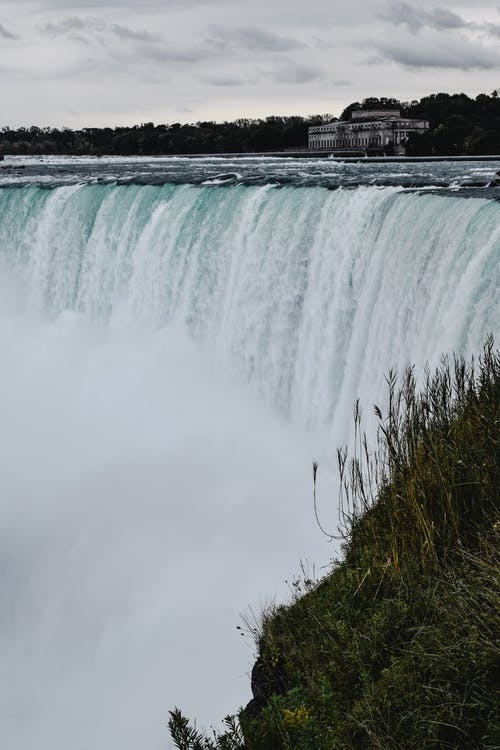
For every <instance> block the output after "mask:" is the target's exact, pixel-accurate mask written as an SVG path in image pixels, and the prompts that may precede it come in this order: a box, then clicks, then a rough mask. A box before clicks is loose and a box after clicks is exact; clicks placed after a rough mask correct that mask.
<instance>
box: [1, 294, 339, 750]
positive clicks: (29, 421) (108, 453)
mask: <svg viewBox="0 0 500 750" xmlns="http://www.w3.org/2000/svg"><path fill="white" fill-rule="evenodd" d="M11 296H12V295H11ZM3 300H4V302H3V304H4V309H3V310H2V311H0V312H2V314H1V315H0V346H1V348H2V353H3V358H4V361H6V362H9V367H8V368H5V367H3V368H1V369H0V410H1V412H2V420H1V424H0V455H1V467H0V494H1V496H2V498H3V502H2V505H1V507H0V569H1V576H2V600H3V606H2V609H1V614H0V670H1V672H2V685H1V687H0V724H1V726H2V741H3V743H5V747H8V748H9V750H26V748H28V747H35V746H36V747H37V748H39V750H67V748H68V747H77V748H80V747H81V748H84V747H91V748H92V749H93V750H109V748H110V747H120V748H121V750H136V749H137V748H138V747H147V748H149V749H150V750H155V749H157V750H160V748H165V747H168V746H169V745H168V732H167V729H166V722H167V718H168V713H167V712H168V709H169V708H172V707H173V706H174V705H180V706H181V707H182V708H183V709H184V710H185V711H186V712H187V713H189V714H190V715H192V716H197V718H198V720H199V721H201V723H205V724H207V725H208V723H209V722H211V721H217V720H220V719H221V718H222V717H223V716H224V715H225V714H226V713H227V712H229V711H232V710H235V709H237V708H238V706H239V705H240V704H244V703H245V702H246V701H247V700H248V699H249V697H250V688H249V680H248V678H247V677H246V674H245V673H246V672H247V671H248V670H249V669H250V668H251V663H252V647H251V644H250V643H249V642H248V641H247V642H245V641H244V639H243V638H241V637H240V636H239V634H238V631H237V630H236V625H238V624H240V613H241V612H243V611H244V610H245V609H246V608H247V607H248V606H249V605H251V606H252V607H253V608H254V609H256V610H257V611H258V610H259V607H260V606H261V605H262V604H263V603H264V602H265V600H266V598H267V597H270V596H272V595H273V594H274V593H275V592H279V591H281V592H283V590H284V584H283V581H284V579H285V578H287V577H289V576H291V575H293V573H294V572H295V571H296V570H297V567H298V562H299V557H300V556H301V555H302V556H308V555H311V553H312V552H314V554H316V552H318V554H319V556H321V555H322V556H323V560H322V561H324V557H325V556H326V555H328V554H329V553H330V550H328V551H326V550H325V548H324V547H322V545H321V539H320V535H319V532H318V531H317V529H316V528H315V526H314V523H313V518H312V509H311V505H310V501H309V498H310V490H311V487H310V457H311V450H310V445H309V443H308V441H307V440H306V439H303V438H301V437H300V436H298V435H296V434H292V433H291V432H290V429H289V428H287V427H285V426H284V425H281V424H280V422H279V421H277V420H276V419H275V418H274V417H273V416H272V415H269V414H266V413H265V412H264V410H263V409H262V408H261V407H259V406H258V405H257V404H256V403H254V402H253V400H252V399H251V398H250V397H248V396H246V395H245V394H244V393H242V392H240V391H238V390H235V389H233V388H231V387H230V386H228V385H227V384H226V383H224V382H223V381H220V380H218V379H216V378H214V376H213V374H212V373H211V370H210V367H209V366H208V364H207V363H206V362H205V361H203V360H202V359H201V358H200V355H199V354H197V352H196V351H195V349H194V348H193V346H192V344H191V343H190V342H189V340H188V339H187V337H186V335H185V334H184V333H183V331H179V330H177V329H175V328H171V329H168V330H163V331H159V332H156V333H151V334H144V335H141V336H134V335H132V334H125V333H123V332H120V331H114V330H112V329H99V328H94V327H92V326H91V325H90V324H86V323H84V321H82V320H81V319H80V317H79V316H78V315H76V314H74V313H71V314H69V313H67V314H64V315H61V316H60V317H58V318H56V319H54V320H52V321H50V320H44V319H41V318H40V317H39V316H38V315H37V314H32V315H27V314H22V315H21V314H18V313H17V312H13V308H14V307H15V301H16V300H15V299H14V298H12V299H11V302H12V306H11V308H10V309H8V310H5V296H4V297H3ZM325 553H326V555H325ZM316 559H317V558H316Z"/></svg>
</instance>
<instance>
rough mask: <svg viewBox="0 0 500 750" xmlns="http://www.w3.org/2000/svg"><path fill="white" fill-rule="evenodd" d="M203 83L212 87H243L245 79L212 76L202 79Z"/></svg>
mask: <svg viewBox="0 0 500 750" xmlns="http://www.w3.org/2000/svg"><path fill="white" fill-rule="evenodd" d="M200 80H201V81H202V82H203V83H208V84H209V85H210V86H223V87H224V86H242V85H243V84H244V83H246V82H245V80H244V79H243V78H237V77H236V76H234V77H231V76H228V77H225V76H210V77H203V78H201V79H200Z"/></svg>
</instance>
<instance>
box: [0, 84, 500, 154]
mask: <svg viewBox="0 0 500 750" xmlns="http://www.w3.org/2000/svg"><path fill="white" fill-rule="evenodd" d="M391 107H398V108H400V109H401V110H402V113H403V115H404V116H406V117H416V118H425V119H428V120H429V122H430V130H429V131H428V132H427V133H425V134H423V135H414V136H412V137H411V139H410V142H409V145H408V153H409V154H410V155H412V156H428V155H432V156H439V155H456V154H465V155H474V154H500V98H499V97H498V94H497V92H496V91H494V92H493V93H492V94H491V95H489V96H488V95H487V94H479V96H477V97H476V98H475V99H472V98H470V97H468V96H467V95H466V94H432V95H431V96H426V97H424V98H423V99H421V100H420V101H413V102H400V101H399V100H397V99H388V98H384V97H382V98H380V99H378V98H370V99H365V100H364V101H363V102H353V103H352V104H350V105H349V107H347V108H346V109H345V110H344V112H343V113H342V115H341V118H342V119H346V118H347V119H348V118H349V117H350V114H351V112H352V111H353V110H355V109H373V108H377V109H379V108H391ZM331 119H332V115H330V114H323V115H314V116H311V117H300V116H292V117H267V118H266V119H239V120H235V121H234V122H222V123H216V122H197V123H195V124H193V123H191V124H181V123H172V124H168V125H155V124H154V123H152V122H147V123H143V124H142V125H134V126H133V127H117V128H92V127H89V128H82V129H81V130H71V129H69V128H62V129H59V128H50V127H37V126H33V127H30V128H18V129H17V130H13V129H10V128H9V127H3V128H2V129H1V131H0V153H4V154H76V155H81V154H92V155H103V154H111V155H113V154H117V155H133V154H138V155H144V156H150V155H151V156H154V155H160V154H206V153H215V154H217V153H237V152H242V153H245V152H249V153H251V152H255V151H279V150H283V149H303V148H306V146H307V141H308V128H309V126H311V125H318V124H322V123H324V122H328V121H329V120H331Z"/></svg>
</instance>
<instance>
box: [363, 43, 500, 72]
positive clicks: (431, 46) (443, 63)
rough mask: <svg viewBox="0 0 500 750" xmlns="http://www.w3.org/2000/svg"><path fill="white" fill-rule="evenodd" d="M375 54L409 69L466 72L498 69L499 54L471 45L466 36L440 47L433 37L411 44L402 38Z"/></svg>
mask: <svg viewBox="0 0 500 750" xmlns="http://www.w3.org/2000/svg"><path fill="white" fill-rule="evenodd" d="M378 51H379V52H380V55H381V56H382V58H383V59H384V60H389V61H391V62H395V63H398V64H399V65H403V66H405V67H408V68H455V69H457V70H467V71H469V70H494V69H496V68H500V53H499V52H498V51H497V50H496V49H495V50H494V49H491V48H488V47H485V46H483V45H480V44H474V43H472V42H469V41H468V40H467V39H465V37H464V38H461V37H454V38H453V40H447V42H446V43H443V42H441V43H439V44H437V43H436V39H435V38H429V39H419V42H418V44H410V43H408V40H404V39H403V40H398V41H390V42H386V43H384V44H382V45H378Z"/></svg>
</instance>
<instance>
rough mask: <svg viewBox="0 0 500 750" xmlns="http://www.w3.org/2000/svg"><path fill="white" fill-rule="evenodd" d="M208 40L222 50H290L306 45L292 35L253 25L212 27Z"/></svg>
mask: <svg viewBox="0 0 500 750" xmlns="http://www.w3.org/2000/svg"><path fill="white" fill-rule="evenodd" d="M208 41H209V42H210V43H211V44H212V45H213V46H214V47H216V48H219V49H221V50H227V49H230V50H238V49H246V50H252V51H262V52H288V51H290V50H293V49H298V48H299V47H303V46H304V45H303V44H302V43H301V42H299V41H298V40H296V39H292V38H291V37H286V36H281V35H280V34H273V33H271V32H270V31H266V30H263V29H258V28H255V27H252V26H247V27H243V28H236V29H225V28H220V27H212V29H211V33H210V36H209V39H208Z"/></svg>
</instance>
